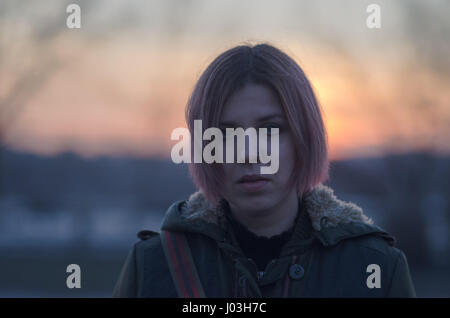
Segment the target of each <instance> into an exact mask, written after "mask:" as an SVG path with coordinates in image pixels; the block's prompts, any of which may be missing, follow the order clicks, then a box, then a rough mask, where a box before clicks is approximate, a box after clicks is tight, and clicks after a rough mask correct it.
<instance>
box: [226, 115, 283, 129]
mask: <svg viewBox="0 0 450 318" xmlns="http://www.w3.org/2000/svg"><path fill="white" fill-rule="evenodd" d="M275 118H280V119H284V118H285V117H284V115H281V114H270V115H266V116H262V117H259V118H258V119H257V120H256V122H257V123H261V122H265V121H267V120H269V119H275ZM219 125H220V126H230V127H234V126H237V125H236V123H234V122H232V121H230V122H228V121H224V122H220V123H219Z"/></svg>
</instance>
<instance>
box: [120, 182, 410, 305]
mask: <svg viewBox="0 0 450 318" xmlns="http://www.w3.org/2000/svg"><path fill="white" fill-rule="evenodd" d="M300 207H301V209H299V213H300V215H299V216H298V217H297V218H296V224H295V225H294V231H293V234H292V237H291V238H290V240H289V241H288V242H287V243H286V244H285V245H284V246H283V248H282V250H281V253H280V255H279V257H278V258H277V259H274V260H272V261H270V262H269V263H268V264H267V266H266V268H265V270H264V271H258V269H257V266H256V264H255V262H254V261H253V260H252V259H249V258H247V256H246V255H244V253H243V252H242V250H241V248H240V247H239V244H238V243H237V241H236V238H235V237H234V234H233V232H232V230H231V227H230V224H229V222H228V221H227V217H225V214H224V211H223V209H222V208H221V206H220V205H213V204H212V203H211V202H210V201H208V200H207V199H206V198H205V196H204V195H203V193H202V192H201V191H197V192H195V193H193V194H192V195H191V196H190V197H189V199H188V200H181V201H177V202H175V203H173V204H172V205H171V206H170V207H169V209H168V210H167V212H166V214H165V217H164V219H163V221H162V225H161V231H174V232H182V233H183V234H184V235H185V237H186V239H187V242H188V245H189V247H190V249H191V253H192V259H193V261H194V263H195V267H196V269H197V272H198V278H199V279H200V282H201V284H202V286H203V289H204V292H205V296H206V297H214V298H223V297H225V298H230V297H239V298H241V297H251V298H264V297H272V298H281V297H296V298H299V297H416V293H415V289H414V285H413V282H412V279H411V275H410V271H409V266H408V262H407V259H406V256H405V254H404V253H403V251H401V250H400V249H398V248H396V247H395V237H393V236H392V235H390V234H388V233H387V232H386V231H385V230H383V229H382V228H380V227H379V226H376V225H375V224H374V222H373V220H372V219H370V218H368V217H367V216H366V215H365V214H364V213H363V210H362V208H361V207H359V206H358V205H356V204H355V203H353V202H345V201H342V200H340V199H338V198H337V197H336V195H335V194H334V191H333V189H332V188H331V187H329V186H326V185H323V184H318V185H317V186H316V187H315V188H314V189H312V190H311V191H310V192H308V193H307V194H306V195H304V196H303V197H302V199H301V205H300ZM143 233H144V234H143ZM305 233H306V234H307V235H305ZM139 236H140V237H141V240H140V241H138V242H136V243H135V244H134V245H133V247H132V249H131V251H130V252H129V254H128V256H127V258H126V260H125V264H124V266H123V268H122V270H121V272H120V275H119V278H118V280H117V283H116V285H115V288H114V291H113V297H139V298H140V297H152V298H162V297H164V298H175V297H179V295H178V294H177V290H176V288H175V283H174V280H173V279H172V276H171V272H170V268H169V265H168V261H167V259H166V257H165V254H164V251H163V247H162V244H161V235H160V233H158V232H154V231H146V232H141V233H140V235H139ZM261 248H262V249H263V248H264V246H262V247H261Z"/></svg>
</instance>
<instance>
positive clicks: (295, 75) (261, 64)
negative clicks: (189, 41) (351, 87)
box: [186, 43, 329, 204]
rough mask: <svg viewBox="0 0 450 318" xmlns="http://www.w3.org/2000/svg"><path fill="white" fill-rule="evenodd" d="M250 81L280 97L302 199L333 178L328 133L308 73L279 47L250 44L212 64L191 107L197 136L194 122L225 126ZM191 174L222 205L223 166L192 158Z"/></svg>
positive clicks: (295, 183)
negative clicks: (227, 110)
mask: <svg viewBox="0 0 450 318" xmlns="http://www.w3.org/2000/svg"><path fill="white" fill-rule="evenodd" d="M247 83H254V84H262V85H265V86H266V87H268V88H269V89H272V91H273V92H274V93H275V95H276V96H278V98H279V101H280V104H281V106H282V108H283V110H284V113H285V116H286V118H287V120H288V124H289V128H290V133H291V136H292V137H293V140H294V145H295V155H296V164H295V169H294V171H293V173H292V175H291V179H290V186H295V187H296V188H297V193H298V195H299V197H302V196H303V195H304V194H305V193H307V192H309V191H311V190H312V189H313V188H314V187H315V186H316V185H317V184H318V183H322V182H325V181H326V180H327V179H328V178H329V161H328V146H327V145H328V140H327V134H326V130H325V126H324V123H323V119H322V114H321V110H320V106H319V103H318V101H317V99H316V96H315V94H314V91H313V89H312V87H311V84H310V82H309V80H308V79H307V77H306V75H305V73H304V72H303V70H302V69H301V68H300V66H299V65H298V64H297V63H296V62H295V61H294V60H293V59H292V58H291V57H289V56H288V55H287V54H286V53H284V52H282V51H281V50H279V49H277V48H276V47H274V46H272V45H270V44H267V43H261V44H256V45H252V44H247V43H245V44H243V45H239V46H236V47H234V48H231V49H229V50H227V51H225V52H223V53H222V54H220V55H219V56H218V57H216V58H215V59H214V60H213V61H212V63H211V64H209V66H208V67H207V68H206V70H205V71H204V72H203V73H202V74H201V76H200V78H199V79H198V81H197V83H196V85H195V87H194V89H193V92H192V94H191V96H190V98H189V100H188V103H187V106H186V122H187V125H188V128H189V131H190V133H191V138H193V135H194V120H197V119H200V120H202V129H203V131H204V130H205V129H207V128H209V127H219V120H220V117H221V114H222V109H223V107H224V105H225V104H226V103H227V100H228V99H229V98H230V96H231V95H233V93H235V92H236V91H237V90H239V89H241V88H243V87H244V85H246V84H247ZM191 141H192V140H191ZM191 145H193V141H192V142H191ZM191 153H193V151H191ZM280 164H282V163H280ZM189 172H190V175H191V177H192V179H193V181H194V183H195V185H196V186H197V188H198V189H199V190H200V191H201V192H203V194H204V195H205V197H206V198H207V199H208V200H209V201H211V202H212V203H213V204H217V203H218V202H219V201H220V199H222V196H221V184H222V183H223V181H222V180H223V173H224V172H223V169H222V168H221V164H219V163H212V164H208V163H204V162H203V163H193V160H191V163H189Z"/></svg>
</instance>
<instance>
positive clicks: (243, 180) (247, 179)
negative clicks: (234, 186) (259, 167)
mask: <svg viewBox="0 0 450 318" xmlns="http://www.w3.org/2000/svg"><path fill="white" fill-rule="evenodd" d="M262 180H265V181H268V180H269V179H267V178H264V177H262V176H260V175H257V174H246V175H245V176H243V177H242V178H240V179H239V181H238V183H246V182H257V181H262Z"/></svg>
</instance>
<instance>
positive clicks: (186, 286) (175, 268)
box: [160, 230, 206, 298]
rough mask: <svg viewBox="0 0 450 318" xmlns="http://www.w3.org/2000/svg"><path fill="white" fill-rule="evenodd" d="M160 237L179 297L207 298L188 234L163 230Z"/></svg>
mask: <svg viewBox="0 0 450 318" xmlns="http://www.w3.org/2000/svg"><path fill="white" fill-rule="evenodd" d="M160 237H161V243H162V246H163V250H164V254H165V255H166V259H167V263H168V265H169V269H170V273H171V275H172V279H173V282H174V284H175V287H176V289H177V293H178V297H180V298H205V297H206V296H205V292H204V290H203V286H202V283H201V281H200V278H199V276H198V273H197V268H196V266H195V262H194V260H193V258H192V254H191V249H190V247H189V244H188V242H187V239H186V236H185V235H184V234H183V233H182V232H172V231H165V230H163V231H161V236H160Z"/></svg>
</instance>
